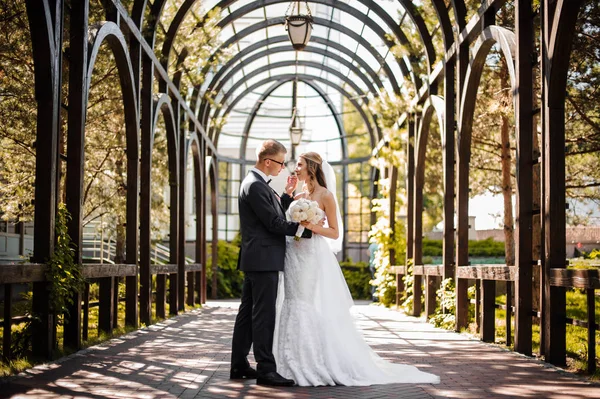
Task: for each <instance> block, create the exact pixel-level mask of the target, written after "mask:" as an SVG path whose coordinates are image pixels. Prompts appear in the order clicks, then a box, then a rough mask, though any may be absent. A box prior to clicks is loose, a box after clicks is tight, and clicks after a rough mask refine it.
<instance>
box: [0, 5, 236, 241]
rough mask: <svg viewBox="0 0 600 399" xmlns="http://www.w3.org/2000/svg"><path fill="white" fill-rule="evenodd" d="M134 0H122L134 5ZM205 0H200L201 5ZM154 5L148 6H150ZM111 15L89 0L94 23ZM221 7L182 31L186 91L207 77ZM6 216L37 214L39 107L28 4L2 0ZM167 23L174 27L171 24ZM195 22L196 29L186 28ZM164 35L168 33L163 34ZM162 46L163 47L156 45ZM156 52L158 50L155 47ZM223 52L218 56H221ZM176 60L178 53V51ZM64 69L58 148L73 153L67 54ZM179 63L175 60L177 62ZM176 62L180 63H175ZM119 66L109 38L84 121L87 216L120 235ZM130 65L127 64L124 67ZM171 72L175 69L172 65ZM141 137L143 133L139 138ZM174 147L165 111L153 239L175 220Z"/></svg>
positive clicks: (0, 161)
mask: <svg viewBox="0 0 600 399" xmlns="http://www.w3.org/2000/svg"><path fill="white" fill-rule="evenodd" d="M131 3H132V2H131V1H125V2H123V5H124V6H125V7H126V8H129V9H130V6H131ZM200 3H202V2H199V4H200ZM177 4H178V3H177V2H175V3H173V2H169V5H168V6H166V7H165V10H164V12H163V20H162V21H170V20H171V19H172V18H173V17H174V16H175V13H176V12H177V11H178V6H177ZM148 8H149V7H148ZM105 18H106V9H105V8H104V4H103V2H102V1H101V0H96V1H92V2H91V3H90V26H93V25H94V24H95V23H98V22H101V21H103V20H105ZM219 18H220V14H219V12H218V11H217V12H213V13H211V14H210V15H209V16H208V18H206V19H204V20H203V21H204V24H203V26H201V27H199V28H194V27H196V25H197V22H198V17H197V15H196V14H195V13H194V12H191V13H188V16H187V17H186V19H185V20H184V23H183V25H182V30H184V31H183V34H180V35H179V36H178V40H177V41H176V43H175V50H174V51H175V52H181V51H182V48H183V46H185V47H187V51H188V53H189V56H188V57H187V58H186V60H185V62H184V63H183V65H180V66H179V67H180V68H183V72H184V74H183V78H182V92H183V93H186V90H187V88H191V87H193V86H194V85H196V84H199V83H201V81H199V79H198V76H199V72H200V71H201V70H202V68H203V67H204V65H206V63H207V62H208V61H207V59H208V55H209V54H210V53H211V52H212V51H213V49H214V48H215V46H217V45H218V44H219V42H218V41H217V40H216V39H215V38H216V36H217V35H218V33H219V29H218V27H217V26H216V21H217V20H218V19H219ZM0 23H1V24H2V29H1V32H0V120H2V124H0V144H1V145H2V151H1V152H0V181H1V182H2V184H0V215H1V216H2V217H3V218H4V219H7V220H31V219H32V217H33V198H34V186H35V154H36V149H35V140H36V129H37V125H36V114H37V103H36V101H35V94H34V86H33V84H32V82H34V81H35V79H34V74H33V73H34V65H33V58H32V49H31V38H30V32H29V23H28V20H27V13H26V8H25V3H24V2H20V1H15V0H0ZM166 28H167V29H168V26H167V27H166ZM185 29H191V30H192V31H193V32H186V31H185ZM68 31H69V19H68V18H66V19H65V34H64V40H65V42H64V43H63V47H64V51H65V54H68V53H69V51H68V47H69V43H68V38H69V35H68ZM164 33H165V27H164V26H163V25H160V26H159V29H158V36H159V39H160V38H162V37H164ZM161 35H162V36H161ZM156 48H157V49H161V48H162V46H157V47H156ZM157 51H158V50H157ZM224 56H225V55H221V56H220V57H217V58H216V59H215V60H214V61H213V62H214V63H217V62H220V61H222V60H223V59H224V58H223V57H224ZM171 60H177V54H176V56H173V57H171ZM64 64H65V68H64V74H63V75H64V76H63V96H62V101H63V105H64V107H63V109H64V110H65V112H63V114H62V117H61V136H60V137H59V150H60V152H61V153H63V154H66V153H67V138H66V121H67V113H66V109H68V104H67V101H68V71H69V69H68V58H67V57H66V58H65V63H64ZM173 65H174V64H172V66H173ZM173 68H174V66H173ZM119 72H120V71H119V70H118V69H117V66H116V63H115V60H114V56H113V54H112V52H111V51H110V49H109V47H108V45H107V44H103V45H102V46H101V48H100V52H99V55H98V57H97V59H96V62H95V65H94V70H93V75H92V79H91V87H90V91H89V98H88V108H87V114H86V125H85V144H84V145H85V148H84V154H85V164H84V182H83V199H82V200H83V204H84V210H83V219H84V223H89V222H91V221H94V220H102V221H103V224H104V228H105V229H106V230H107V232H106V233H107V235H112V236H113V238H116V239H117V242H118V243H119V241H122V240H123V239H124V222H125V212H126V193H127V156H126V151H127V140H126V131H125V114H124V106H123V95H122V92H121V86H120V80H119ZM121 72H123V73H124V72H125V71H121ZM170 72H171V73H174V72H175V71H174V70H173V69H171V70H170ZM138 140H139V139H138ZM61 172H62V173H61V176H62V180H61V188H62V192H63V193H64V176H65V166H64V163H63V165H62V167H61ZM168 178H169V170H168V148H167V140H166V129H165V121H164V119H163V118H162V117H160V118H159V122H158V126H157V131H156V134H155V138H154V142H153V154H152V188H151V190H152V194H151V204H152V225H151V227H152V231H153V237H154V239H161V238H162V235H163V233H164V232H165V226H168V221H169V197H168V193H166V192H165V187H167V186H168Z"/></svg>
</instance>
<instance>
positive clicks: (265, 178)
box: [250, 167, 269, 182]
mask: <svg viewBox="0 0 600 399" xmlns="http://www.w3.org/2000/svg"><path fill="white" fill-rule="evenodd" d="M250 171H251V172H256V173H258V175H259V176H260V177H262V178H263V180H264V181H265V182H266V181H268V180H269V176H267V175H266V174H265V173H264V172H263V171H262V170H260V169H257V168H255V167H253V168H252V169H250Z"/></svg>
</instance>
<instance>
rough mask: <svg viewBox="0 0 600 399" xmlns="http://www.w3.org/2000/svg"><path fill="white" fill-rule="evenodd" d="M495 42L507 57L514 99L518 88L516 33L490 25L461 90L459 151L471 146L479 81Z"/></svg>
mask: <svg viewBox="0 0 600 399" xmlns="http://www.w3.org/2000/svg"><path fill="white" fill-rule="evenodd" d="M495 43H498V44H500V50H501V51H502V54H503V55H504V57H505V58H506V64H507V66H508V72H509V76H510V85H511V88H512V91H513V99H514V92H515V89H516V77H515V66H514V57H513V55H514V53H515V48H516V37H515V34H514V33H513V32H511V31H509V30H508V29H505V28H502V27H499V26H488V27H487V28H485V30H484V31H483V32H481V34H480V35H479V38H478V39H477V42H476V44H475V46H474V48H473V58H472V61H471V63H470V65H469V68H468V70H467V74H466V76H465V87H463V88H462V90H461V93H462V98H461V101H460V110H459V115H458V121H459V126H460V135H459V137H458V141H459V143H458V148H459V152H460V151H461V148H463V147H462V146H463V145H464V146H466V147H464V148H463V150H466V149H467V148H468V147H470V142H471V130H472V128H473V113H474V112H475V103H476V101H477V91H478V88H479V82H480V80H481V74H482V72H483V67H484V66H485V60H486V58H487V55H488V54H489V52H490V50H491V48H492V46H493V45H494V44H495ZM465 140H466V141H465ZM461 143H462V144H461Z"/></svg>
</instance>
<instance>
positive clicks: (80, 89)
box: [64, 0, 113, 349]
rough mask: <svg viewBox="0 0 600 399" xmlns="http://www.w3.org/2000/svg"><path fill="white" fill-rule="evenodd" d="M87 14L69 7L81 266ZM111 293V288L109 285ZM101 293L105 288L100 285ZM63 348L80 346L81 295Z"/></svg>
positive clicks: (79, 5) (71, 177) (71, 192)
mask: <svg viewBox="0 0 600 399" xmlns="http://www.w3.org/2000/svg"><path fill="white" fill-rule="evenodd" d="M88 13H89V1H88V0H84V1H81V2H76V3H74V4H72V6H71V13H70V45H69V47H70V62H69V116H68V132H67V143H68V145H67V159H68V161H67V177H66V206H67V210H68V211H69V213H70V215H71V220H70V221H69V222H68V233H69V236H70V237H71V240H72V243H73V245H74V247H75V252H74V261H75V263H78V264H81V263H82V257H81V243H82V224H83V172H84V163H85V158H84V157H85V155H84V146H85V120H86V114H87V96H88V93H87V82H86V81H87V79H88V76H87V72H88ZM108 285H109V288H107V289H108V291H109V294H107V295H108V296H109V297H111V298H112V293H110V291H111V290H112V289H113V284H112V281H110V282H109V284H108ZM102 288H103V291H104V290H105V289H106V287H105V286H104V285H102ZM104 299H106V295H101V297H100V307H99V327H100V328H102V327H101V326H103V325H104V324H102V325H101V324H100V322H101V321H104V320H105V319H106V318H110V321H111V324H112V316H111V315H108V314H107V315H106V317H104V316H105V314H104V313H105V312H107V313H110V310H109V309H107V306H109V307H110V303H109V302H106V301H104ZM64 346H66V347H70V348H73V349H79V348H80V347H81V295H80V293H76V294H75V297H74V298H73V306H71V307H70V308H69V317H68V318H65V326H64Z"/></svg>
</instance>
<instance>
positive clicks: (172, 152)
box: [150, 93, 181, 184]
mask: <svg viewBox="0 0 600 399" xmlns="http://www.w3.org/2000/svg"><path fill="white" fill-rule="evenodd" d="M153 108H154V109H153V112H152V115H154V120H153V121H152V135H151V137H150V149H152V148H154V137H155V136H156V129H157V125H158V116H159V112H158V111H161V113H162V115H163V117H164V118H165V122H167V121H168V122H170V123H165V128H166V130H167V144H168V147H169V169H170V171H171V172H172V171H175V173H174V174H172V173H171V174H170V176H169V183H170V184H177V181H178V180H179V175H180V174H181V171H179V170H178V169H177V165H178V164H179V151H178V150H179V144H178V140H177V121H176V120H175V113H174V112H173V106H172V104H171V97H169V95H168V94H166V93H162V94H160V95H159V96H155V98H154V107H153ZM150 159H151V160H152V153H150ZM173 162H174V163H173Z"/></svg>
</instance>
